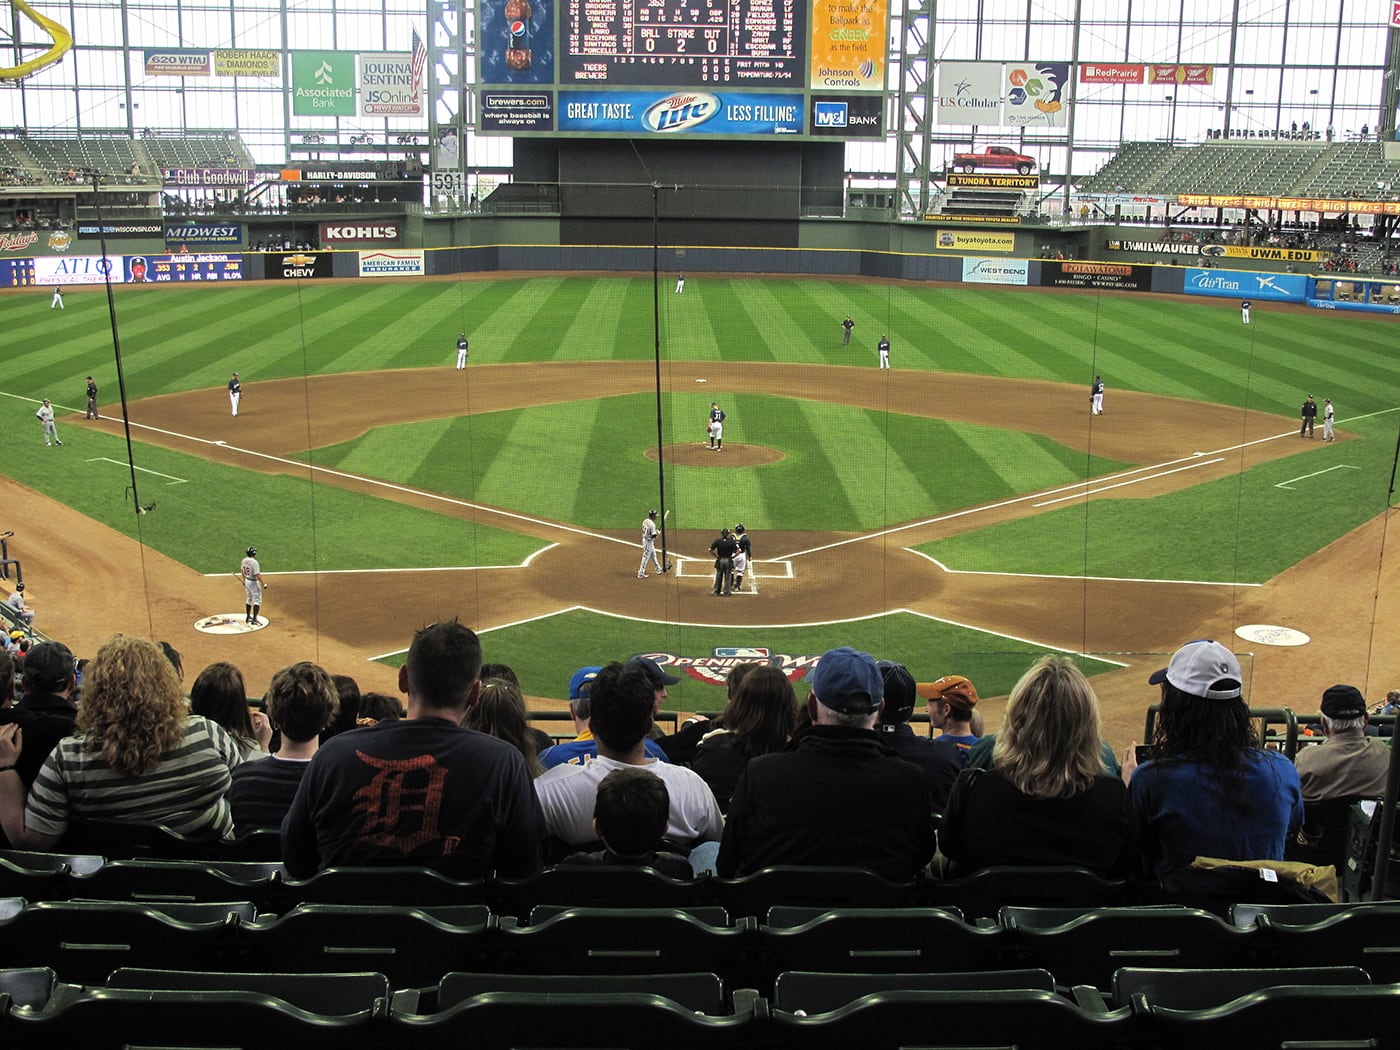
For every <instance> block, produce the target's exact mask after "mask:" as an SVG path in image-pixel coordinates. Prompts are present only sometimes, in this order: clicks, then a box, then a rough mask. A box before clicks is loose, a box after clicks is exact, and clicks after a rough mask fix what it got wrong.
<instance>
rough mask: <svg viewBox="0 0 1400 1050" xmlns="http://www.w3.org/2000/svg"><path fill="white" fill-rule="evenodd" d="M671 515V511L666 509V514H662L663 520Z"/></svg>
mask: <svg viewBox="0 0 1400 1050" xmlns="http://www.w3.org/2000/svg"><path fill="white" fill-rule="evenodd" d="M670 516H671V512H670V511H669V510H668V511H666V513H665V514H663V515H661V520H662V521H665V520H666V519H667V518H669V517H670Z"/></svg>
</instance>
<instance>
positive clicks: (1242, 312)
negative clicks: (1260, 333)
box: [1240, 299, 1249, 324]
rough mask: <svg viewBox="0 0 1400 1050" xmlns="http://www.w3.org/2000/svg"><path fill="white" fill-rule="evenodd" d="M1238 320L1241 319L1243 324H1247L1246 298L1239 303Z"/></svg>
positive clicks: (1247, 308) (1247, 304)
mask: <svg viewBox="0 0 1400 1050" xmlns="http://www.w3.org/2000/svg"><path fill="white" fill-rule="evenodd" d="M1240 320H1241V321H1243V322H1244V323H1245V324H1249V300H1248V299H1246V300H1245V301H1244V302H1242V303H1240Z"/></svg>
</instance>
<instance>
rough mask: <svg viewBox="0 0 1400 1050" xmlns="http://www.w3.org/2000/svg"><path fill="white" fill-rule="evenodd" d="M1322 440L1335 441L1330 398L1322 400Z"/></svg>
mask: <svg viewBox="0 0 1400 1050" xmlns="http://www.w3.org/2000/svg"><path fill="white" fill-rule="evenodd" d="M1322 440H1323V441H1336V440H1337V435H1336V434H1334V433H1333V432H1332V399H1331V398H1330V397H1324V398H1323V399H1322Z"/></svg>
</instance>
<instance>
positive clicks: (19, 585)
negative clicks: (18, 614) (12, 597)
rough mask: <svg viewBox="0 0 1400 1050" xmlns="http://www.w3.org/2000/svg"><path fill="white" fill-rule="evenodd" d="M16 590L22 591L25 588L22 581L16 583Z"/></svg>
mask: <svg viewBox="0 0 1400 1050" xmlns="http://www.w3.org/2000/svg"><path fill="white" fill-rule="evenodd" d="M15 590H17V591H22V590H24V584H22V583H17V584H15Z"/></svg>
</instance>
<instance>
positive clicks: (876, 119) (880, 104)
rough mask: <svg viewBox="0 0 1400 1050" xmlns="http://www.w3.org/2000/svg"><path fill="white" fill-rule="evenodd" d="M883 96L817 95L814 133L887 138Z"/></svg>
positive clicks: (810, 127)
mask: <svg viewBox="0 0 1400 1050" xmlns="http://www.w3.org/2000/svg"><path fill="white" fill-rule="evenodd" d="M884 117H885V97H884V96H883V95H813V96H812V116H811V121H810V123H809V124H808V127H807V132H808V134H810V135H833V136H837V137H839V138H847V139H856V138H883V137H884V134H885V119H884Z"/></svg>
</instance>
